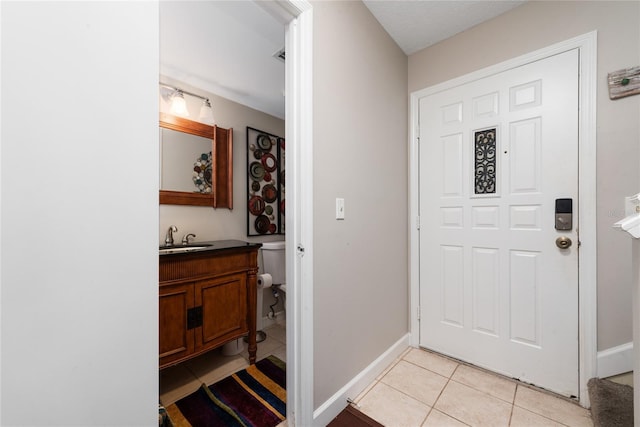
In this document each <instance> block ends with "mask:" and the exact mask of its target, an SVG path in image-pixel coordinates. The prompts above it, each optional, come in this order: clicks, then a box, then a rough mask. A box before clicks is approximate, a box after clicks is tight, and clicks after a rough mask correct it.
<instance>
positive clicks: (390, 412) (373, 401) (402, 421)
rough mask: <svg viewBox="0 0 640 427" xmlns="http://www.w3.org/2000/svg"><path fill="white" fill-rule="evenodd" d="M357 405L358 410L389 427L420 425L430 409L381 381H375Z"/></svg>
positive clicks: (413, 426)
mask: <svg viewBox="0 0 640 427" xmlns="http://www.w3.org/2000/svg"><path fill="white" fill-rule="evenodd" d="M358 405H359V406H360V411H362V412H363V413H365V414H367V415H368V416H370V417H371V418H373V419H374V420H376V421H378V422H379V423H381V424H382V425H385V426H389V427H390V426H393V427H417V426H420V425H421V424H422V422H423V421H424V420H425V418H426V417H427V414H428V413H429V410H430V409H431V408H430V407H429V406H427V405H425V404H424V403H422V402H419V401H417V400H416V399H414V398H412V397H410V396H407V395H406V394H404V393H402V392H400V391H398V390H396V389H394V388H393V387H390V386H388V385H386V384H384V383H382V382H379V383H377V384H376V385H375V386H374V387H373V388H372V389H371V391H369V393H367V394H366V395H365V396H364V397H363V398H362V400H361V401H360V403H359V404H358Z"/></svg>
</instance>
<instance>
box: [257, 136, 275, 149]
mask: <svg viewBox="0 0 640 427" xmlns="http://www.w3.org/2000/svg"><path fill="white" fill-rule="evenodd" d="M256 144H258V147H259V148H261V149H262V150H264V151H271V144H272V143H271V138H269V137H268V136H267V135H265V134H260V135H258V138H257V139H256Z"/></svg>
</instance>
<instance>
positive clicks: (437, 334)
mask: <svg viewBox="0 0 640 427" xmlns="http://www.w3.org/2000/svg"><path fill="white" fill-rule="evenodd" d="M578 83H579V80H578V50H577V49H576V50H571V51H568V52H564V53H561V54H558V55H554V56H551V57H549V58H546V59H543V60H539V61H536V62H532V63H529V64H527V65H523V66H520V67H517V68H513V69H510V70H508V71H504V72H501V73H498V74H495V75H492V76H489V77H485V78H482V79H479V80H475V81H472V82H469V83H465V84H461V85H460V86H456V87H453V88H451V89H447V90H443V91H441V92H438V93H435V94H431V95H429V96H425V97H423V98H420V100H419V127H420V131H419V132H420V143H419V152H420V162H419V187H420V190H419V194H420V199H419V212H420V232H419V233H420V234H419V235H420V346H422V347H425V348H428V349H432V350H435V351H438V352H441V353H443V354H446V355H449V356H452V357H455V358H459V359H462V360H464V361H467V362H469V363H472V364H475V365H478V366H481V367H484V368H487V369H490V370H493V371H496V372H499V373H502V374H505V375H507V376H509V377H513V378H518V379H520V380H522V381H525V382H528V383H532V384H535V385H538V386H540V387H544V388H547V389H549V390H552V391H555V392H557V393H560V394H563V395H566V396H577V395H578V388H579V372H578V366H579V364H578V362H579V360H578V354H579V353H578V246H579V245H578V234H577V233H578V226H579V224H578V223H577V218H578V212H577V209H578ZM557 199H564V200H562V201H560V202H559V203H558V205H559V208H560V210H566V208H567V207H568V206H567V205H569V204H570V202H568V201H567V200H566V199H570V200H571V201H572V208H573V220H572V221H571V224H569V225H570V227H571V229H570V230H559V229H556V215H555V212H556V201H557ZM564 224H565V225H566V224H567V221H566V216H565V221H564ZM559 226H560V228H562V224H559ZM558 238H564V239H565V241H566V239H570V241H571V242H572V245H571V246H570V247H568V248H561V247H559V246H558V244H557V242H556V240H557V239H558Z"/></svg>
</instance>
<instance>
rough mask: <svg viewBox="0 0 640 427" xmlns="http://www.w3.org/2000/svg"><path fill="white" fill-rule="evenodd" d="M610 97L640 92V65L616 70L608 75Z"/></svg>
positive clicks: (621, 96)
mask: <svg viewBox="0 0 640 427" xmlns="http://www.w3.org/2000/svg"><path fill="white" fill-rule="evenodd" d="M607 82H608V83H609V98H611V99H618V98H624V97H625V96H630V95H637V94H639V93H640V66H637V67H632V68H625V69H623V70H618V71H614V72H612V73H609V74H608V75H607Z"/></svg>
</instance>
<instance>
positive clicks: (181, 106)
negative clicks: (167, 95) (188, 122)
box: [171, 90, 189, 117]
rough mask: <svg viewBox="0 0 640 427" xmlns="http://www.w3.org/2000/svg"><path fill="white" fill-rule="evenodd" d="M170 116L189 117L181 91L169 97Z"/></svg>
mask: <svg viewBox="0 0 640 427" xmlns="http://www.w3.org/2000/svg"><path fill="white" fill-rule="evenodd" d="M171 114H175V115H176V116H183V117H189V110H188V109H187V103H186V102H185V100H184V95H183V94H182V91H180V90H178V91H176V93H174V94H173V96H172V97H171Z"/></svg>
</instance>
